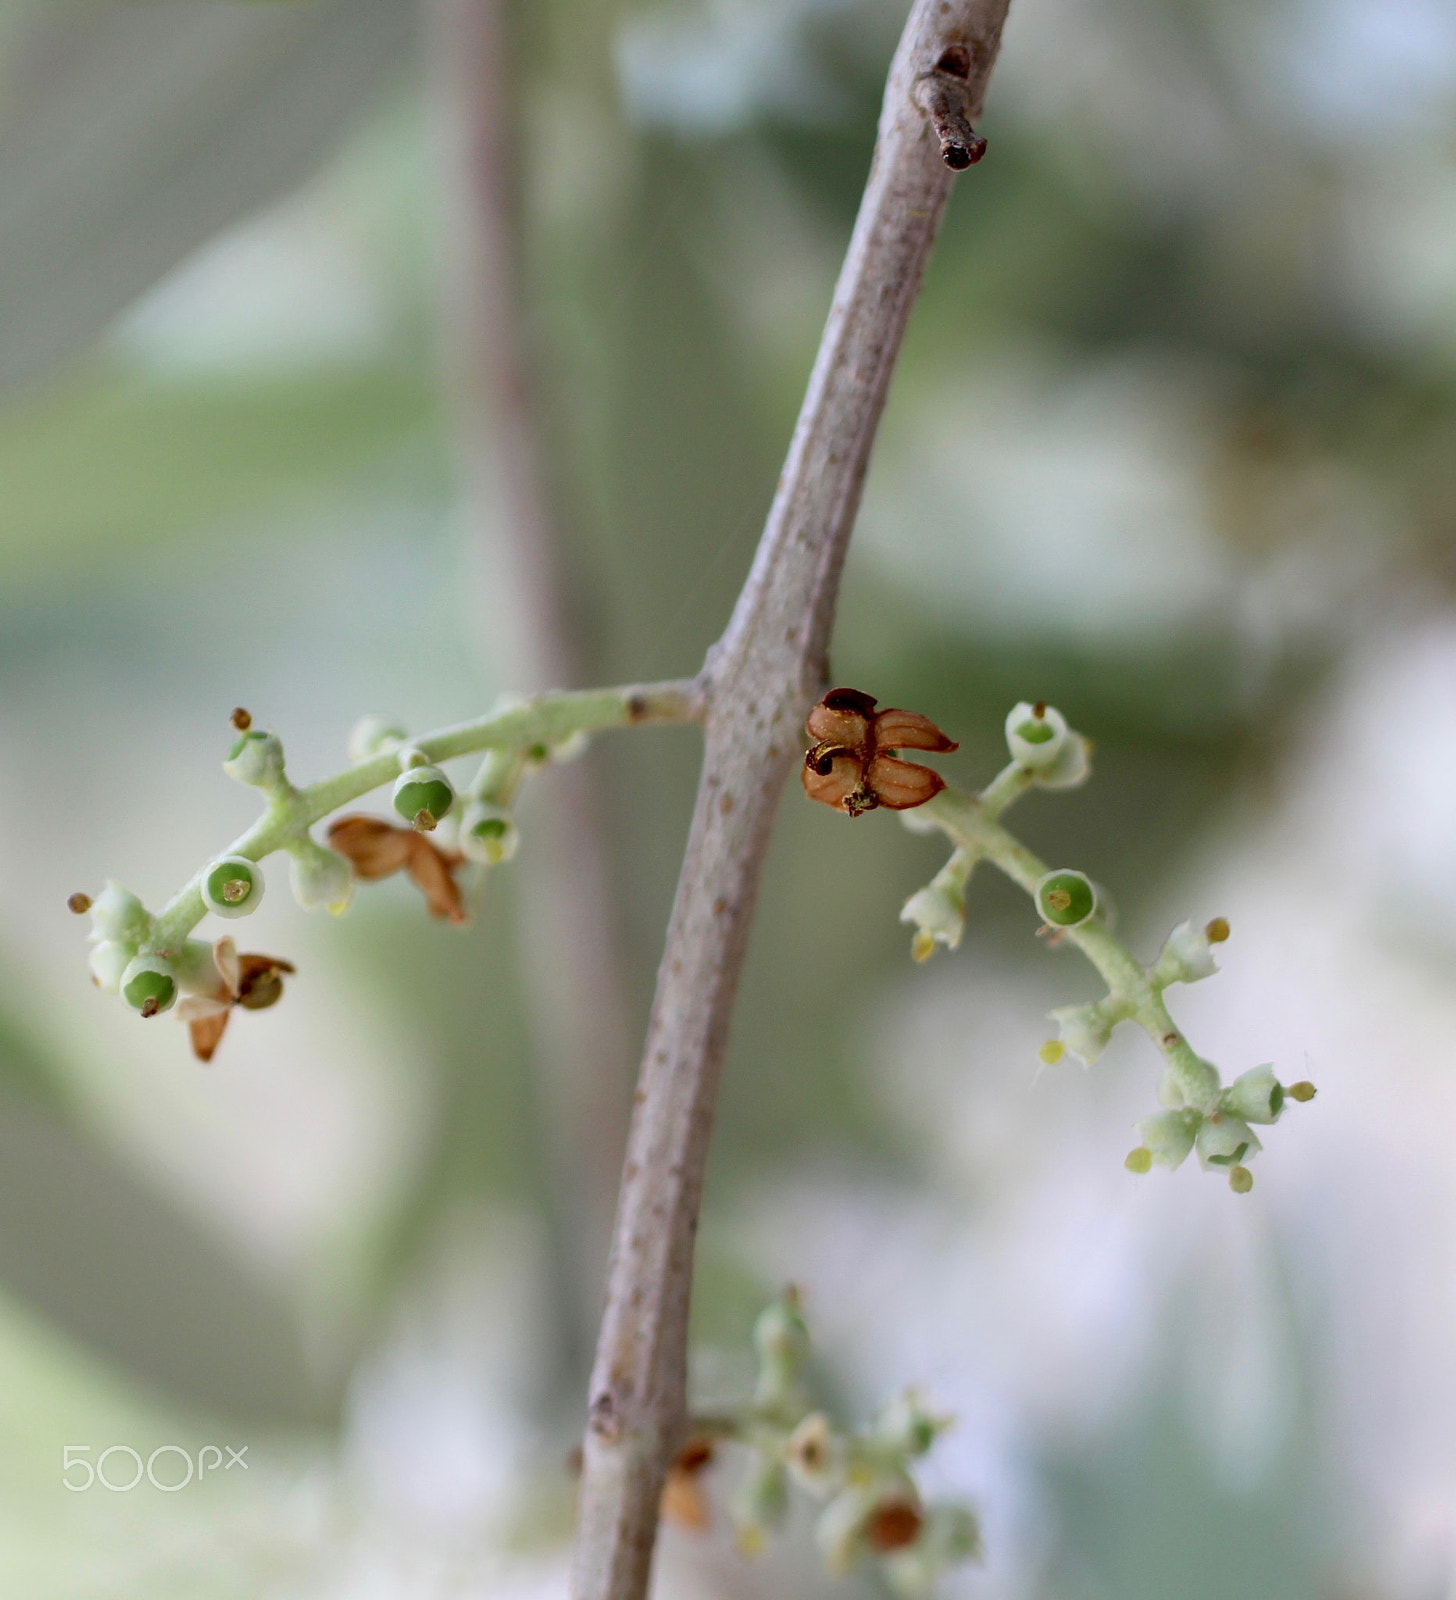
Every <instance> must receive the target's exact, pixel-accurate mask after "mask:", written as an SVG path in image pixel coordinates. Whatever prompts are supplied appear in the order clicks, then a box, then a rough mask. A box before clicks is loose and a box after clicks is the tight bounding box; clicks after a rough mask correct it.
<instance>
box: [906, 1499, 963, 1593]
mask: <svg viewBox="0 0 1456 1600" xmlns="http://www.w3.org/2000/svg"><path fill="white" fill-rule="evenodd" d="M981 1549H982V1546H981V1524H980V1522H979V1521H978V1520H977V1517H976V1514H975V1512H974V1511H972V1510H971V1508H970V1507H969V1506H964V1505H959V1504H956V1503H954V1502H949V1503H944V1502H943V1503H942V1504H940V1505H934V1506H931V1507H929V1508H928V1510H927V1511H926V1513H925V1526H924V1527H923V1528H922V1529H921V1532H920V1537H919V1538H918V1539H916V1541H915V1542H914V1544H912V1545H911V1546H910V1547H909V1548H908V1549H905V1550H896V1551H895V1552H893V1553H892V1554H891V1555H889V1556H888V1557H886V1559H885V1576H886V1578H888V1579H889V1582H890V1587H891V1588H892V1589H894V1591H895V1593H896V1594H898V1595H902V1596H904V1597H905V1600H928V1597H929V1596H930V1595H932V1594H934V1592H935V1589H936V1586H937V1585H938V1584H939V1582H940V1579H941V1578H942V1576H943V1575H944V1574H945V1573H946V1572H947V1571H948V1570H949V1569H950V1568H951V1567H955V1566H959V1565H960V1564H961V1563H962V1562H964V1561H974V1560H976V1559H978V1558H979V1556H980V1555H981Z"/></svg>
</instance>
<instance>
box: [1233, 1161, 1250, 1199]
mask: <svg viewBox="0 0 1456 1600" xmlns="http://www.w3.org/2000/svg"><path fill="white" fill-rule="evenodd" d="M1253 1187H1254V1174H1253V1173H1252V1172H1250V1171H1249V1169H1248V1168H1247V1167H1230V1168H1229V1188H1230V1189H1232V1190H1233V1192H1234V1193H1235V1194H1247V1193H1248V1192H1249V1190H1250V1189H1252V1188H1253Z"/></svg>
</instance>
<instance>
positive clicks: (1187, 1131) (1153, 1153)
mask: <svg viewBox="0 0 1456 1600" xmlns="http://www.w3.org/2000/svg"><path fill="white" fill-rule="evenodd" d="M1201 1121H1202V1118H1201V1117H1200V1116H1199V1115H1198V1113H1197V1112H1196V1111H1160V1112H1158V1113H1157V1114H1156V1115H1155V1116H1151V1117H1144V1118H1143V1120H1142V1121H1141V1122H1140V1123H1138V1125H1137V1135H1138V1138H1139V1139H1140V1140H1141V1141H1142V1144H1141V1148H1142V1150H1143V1151H1144V1152H1145V1153H1146V1155H1147V1158H1148V1166H1147V1167H1142V1168H1135V1167H1133V1166H1132V1157H1131V1156H1129V1157H1128V1170H1129V1171H1139V1170H1140V1171H1143V1172H1146V1171H1147V1170H1148V1167H1151V1166H1152V1164H1153V1163H1154V1162H1157V1164H1158V1165H1159V1166H1160V1167H1167V1168H1168V1170H1169V1171H1170V1172H1172V1171H1175V1170H1176V1169H1177V1168H1178V1167H1181V1166H1182V1165H1183V1163H1184V1162H1185V1161H1186V1160H1187V1159H1188V1153H1189V1151H1191V1150H1192V1149H1193V1142H1194V1140H1195V1139H1196V1138H1197V1136H1198V1130H1199V1124H1200V1122H1201ZM1133 1154H1134V1155H1136V1154H1137V1152H1136V1151H1134V1152H1133Z"/></svg>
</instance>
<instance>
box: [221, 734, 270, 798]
mask: <svg viewBox="0 0 1456 1600" xmlns="http://www.w3.org/2000/svg"><path fill="white" fill-rule="evenodd" d="M222 770H223V771H224V772H225V773H227V775H228V776H229V777H230V778H236V779H237V780H238V782H239V783H247V784H251V785H252V787H253V788H255V789H276V788H278V787H279V786H280V785H281V784H282V782H283V744H282V741H281V740H280V739H279V737H278V735H277V734H276V733H264V732H263V731H262V730H261V729H258V728H249V729H248V730H247V731H246V732H244V733H240V734H239V735H238V737H237V742H236V743H235V744H234V745H233V747H232V749H231V750H229V751H228V754H227V760H226V761H224V762H223V764H222Z"/></svg>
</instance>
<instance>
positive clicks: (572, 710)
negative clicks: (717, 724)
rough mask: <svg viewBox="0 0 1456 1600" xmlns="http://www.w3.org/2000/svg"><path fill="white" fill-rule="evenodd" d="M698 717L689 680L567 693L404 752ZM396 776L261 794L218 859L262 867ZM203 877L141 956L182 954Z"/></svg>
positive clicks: (436, 751)
mask: <svg viewBox="0 0 1456 1600" xmlns="http://www.w3.org/2000/svg"><path fill="white" fill-rule="evenodd" d="M701 715H702V700H701V696H700V693H699V691H698V687H697V684H696V682H695V681H693V680H692V679H681V680H678V681H674V682H668V683H649V684H631V685H627V686H625V687H620V688H614V689H582V690H571V691H568V692H561V693H554V694H542V695H536V696H534V697H533V698H532V699H529V700H524V701H522V702H521V703H520V704H519V705H513V706H511V707H510V708H509V709H507V710H504V711H496V712H492V713H491V714H490V715H489V716H485V717H479V718H477V719H476V720H475V721H474V722H462V723H460V724H459V725H458V726H456V727H453V728H442V729H440V730H439V731H438V732H437V733H427V734H425V735H423V736H422V737H421V738H418V739H411V740H410V741H409V745H410V748H411V749H415V750H419V751H421V752H422V753H423V754H424V755H425V757H426V758H427V759H428V760H429V761H431V762H440V761H449V760H451V759H453V758H454V757H456V756H464V755H471V754H473V753H474V752H475V751H478V750H490V751H507V752H517V751H522V750H528V749H530V747H531V746H533V745H538V744H544V745H547V746H550V745H554V744H560V743H562V742H563V741H564V740H566V739H569V738H570V737H571V736H572V734H574V733H598V732H601V731H602V730H603V729H606V728H624V727H636V726H638V725H640V724H643V723H649V722H692V721H696V720H698V719H699V718H700V717H701ZM398 775H399V756H398V753H397V752H396V751H386V752H385V753H383V754H381V755H377V756H372V757H371V758H370V759H369V760H368V761H361V762H360V763H359V765H358V766H356V767H350V768H349V769H348V771H346V772H340V773H336V774H335V775H334V776H333V777H331V778H322V779H320V780H319V782H317V783H313V784H310V785H309V786H308V788H306V789H295V788H294V787H293V786H292V785H291V784H287V783H284V784H283V785H281V786H279V787H277V788H275V789H272V790H270V791H269V792H268V796H267V800H268V803H267V806H266V808H265V810H264V812H263V815H262V816H261V817H259V818H258V820H257V821H256V822H255V823H254V824H253V826H252V827H251V828H249V829H248V830H247V832H246V833H243V834H241V835H240V836H239V837H238V838H237V839H235V840H234V841H233V842H232V844H230V845H229V846H228V847H227V849H226V850H224V851H221V852H219V853H220V854H223V855H237V856H243V857H244V858H246V859H247V860H249V861H261V860H263V858H264V857H265V856H268V855H271V854H272V853H273V852H274V851H275V850H281V849H283V848H284V847H286V846H287V845H288V844H289V843H290V842H292V841H294V840H297V839H300V838H302V837H303V836H304V835H306V834H307V832H308V830H309V829H310V828H311V827H312V826H313V825H314V823H316V822H318V821H320V820H321V819H322V818H324V817H326V816H328V815H329V814H330V813H331V812H333V811H337V810H338V809H339V807H340V806H346V805H348V804H350V802H351V801H354V800H358V799H359V798H360V797H361V796H363V795H366V794H368V793H369V792H370V791H371V790H373V789H379V788H382V787H383V786H384V785H385V784H387V783H392V782H393V781H394V779H395V778H396V777H398ZM206 870H207V869H206V867H202V868H200V869H199V870H198V871H197V872H196V873H194V874H193V876H192V878H191V879H189V881H188V883H187V884H186V886H185V887H184V888H183V889H181V890H180V891H179V892H178V893H177V894H176V895H174V896H173V898H172V899H171V900H170V901H169V902H168V903H167V905H166V906H164V907H163V908H162V910H161V911H160V912H159V913H158V914H157V917H156V919H155V921H154V923H153V926H152V936H151V938H150V939H148V940H147V941H146V944H145V945H144V946H143V948H144V949H145V950H146V951H147V953H149V954H152V955H157V956H161V957H163V958H170V957H171V956H173V955H174V954H175V953H177V952H180V951H181V949H182V948H183V942H184V941H185V940H186V938H187V935H188V934H189V933H191V931H192V930H193V928H195V927H196V926H197V924H198V923H199V922H200V921H201V920H202V918H203V917H204V916H205V915H206V912H207V908H206V906H205V905H204V904H203V899H202V890H201V884H202V875H203V873H204V872H205V871H206Z"/></svg>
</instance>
